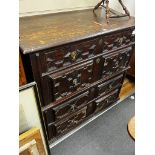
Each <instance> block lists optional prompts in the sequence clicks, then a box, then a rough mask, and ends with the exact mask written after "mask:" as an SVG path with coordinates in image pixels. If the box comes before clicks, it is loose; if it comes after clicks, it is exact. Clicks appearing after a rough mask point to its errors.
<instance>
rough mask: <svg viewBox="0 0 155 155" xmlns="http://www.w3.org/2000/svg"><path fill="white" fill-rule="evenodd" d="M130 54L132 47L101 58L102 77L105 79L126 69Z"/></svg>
mask: <svg viewBox="0 0 155 155" xmlns="http://www.w3.org/2000/svg"><path fill="white" fill-rule="evenodd" d="M131 54H132V47H128V48H125V49H122V50H119V51H117V52H115V53H112V54H108V55H105V56H103V59H104V63H103V70H102V77H103V78H105V77H108V76H111V75H112V74H115V73H117V72H120V71H122V70H123V69H125V68H126V67H128V64H129V60H130V57H131Z"/></svg>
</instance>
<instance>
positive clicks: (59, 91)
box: [48, 61, 93, 101]
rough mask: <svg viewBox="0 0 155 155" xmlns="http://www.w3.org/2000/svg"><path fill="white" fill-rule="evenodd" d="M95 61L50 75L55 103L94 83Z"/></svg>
mask: <svg viewBox="0 0 155 155" xmlns="http://www.w3.org/2000/svg"><path fill="white" fill-rule="evenodd" d="M92 69H93V61H88V62H87V63H84V64H81V65H79V66H76V67H72V68H70V69H67V70H63V71H62V72H58V73H54V74H51V75H49V76H48V77H49V81H50V83H49V84H50V85H52V87H51V88H52V89H53V90H52V92H53V99H52V100H53V101H55V100H58V99H61V98H62V97H65V96H67V95H70V94H71V93H73V92H75V91H77V90H80V89H81V88H83V87H85V86H87V85H89V84H90V83H91V82H92Z"/></svg>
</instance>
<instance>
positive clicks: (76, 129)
mask: <svg viewBox="0 0 155 155" xmlns="http://www.w3.org/2000/svg"><path fill="white" fill-rule="evenodd" d="M134 93H135V91H132V92H131V93H130V94H128V95H127V96H126V97H125V98H123V99H120V100H118V101H117V102H116V103H115V104H113V105H112V106H110V107H109V108H107V109H106V110H105V111H102V112H100V113H99V114H97V115H96V116H94V117H92V118H90V119H89V120H87V121H85V122H84V123H82V124H81V125H80V126H78V127H77V128H75V129H74V130H72V131H71V132H69V133H67V134H66V135H64V136H62V137H61V138H60V139H58V140H56V141H55V142H53V143H52V144H50V146H49V147H50V149H51V148H53V147H54V146H56V145H57V144H59V143H61V142H62V141H63V140H65V139H66V138H68V137H69V136H71V135H72V134H74V133H75V132H77V131H78V130H80V129H81V128H83V127H84V126H86V125H87V124H89V123H90V122H92V121H94V120H95V119H96V118H98V117H99V116H101V115H103V114H104V113H105V112H107V111H108V110H110V109H111V108H113V107H114V106H116V105H118V104H119V103H121V102H122V101H123V100H125V99H126V98H128V97H129V96H131V95H132V94H134Z"/></svg>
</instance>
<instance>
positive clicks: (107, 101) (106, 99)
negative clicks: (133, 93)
mask: <svg viewBox="0 0 155 155" xmlns="http://www.w3.org/2000/svg"><path fill="white" fill-rule="evenodd" d="M118 95H119V89H116V90H115V91H113V92H111V93H110V94H108V95H106V96H103V97H101V98H99V99H98V100H96V101H95V103H96V110H95V112H98V111H101V110H104V109H106V108H107V107H109V106H110V105H111V104H112V103H114V102H116V101H117V99H118Z"/></svg>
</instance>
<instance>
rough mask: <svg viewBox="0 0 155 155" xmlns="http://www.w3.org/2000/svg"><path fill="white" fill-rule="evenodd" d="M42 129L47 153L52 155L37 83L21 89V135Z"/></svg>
mask: <svg viewBox="0 0 155 155" xmlns="http://www.w3.org/2000/svg"><path fill="white" fill-rule="evenodd" d="M36 127H37V128H38V129H40V133H41V137H42V140H43V144H44V148H45V152H46V154H47V155H50V148H49V144H48V141H47V135H46V130H45V126H44V122H43V117H42V112H41V106H40V97H39V93H38V88H37V84H36V82H31V83H28V84H26V85H23V86H21V87H19V134H22V133H24V132H26V131H28V130H30V129H31V128H36Z"/></svg>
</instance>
